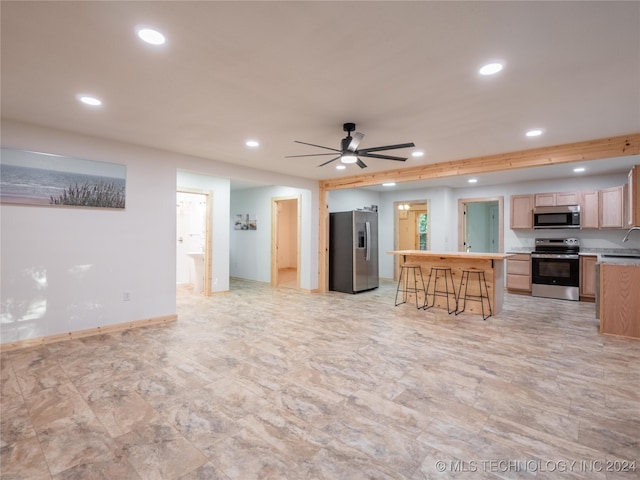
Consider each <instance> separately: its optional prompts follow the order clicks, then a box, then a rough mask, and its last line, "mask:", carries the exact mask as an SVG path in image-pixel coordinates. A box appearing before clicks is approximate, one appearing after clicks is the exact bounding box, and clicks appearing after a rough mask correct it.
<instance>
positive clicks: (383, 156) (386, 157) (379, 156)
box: [358, 151, 407, 162]
mask: <svg viewBox="0 0 640 480" xmlns="http://www.w3.org/2000/svg"><path fill="white" fill-rule="evenodd" d="M358 155H359V156H361V157H367V158H379V159H381V160H396V161H397V162H405V161H406V160H407V159H406V157H394V156H392V155H377V154H375V153H362V151H360V152H358Z"/></svg>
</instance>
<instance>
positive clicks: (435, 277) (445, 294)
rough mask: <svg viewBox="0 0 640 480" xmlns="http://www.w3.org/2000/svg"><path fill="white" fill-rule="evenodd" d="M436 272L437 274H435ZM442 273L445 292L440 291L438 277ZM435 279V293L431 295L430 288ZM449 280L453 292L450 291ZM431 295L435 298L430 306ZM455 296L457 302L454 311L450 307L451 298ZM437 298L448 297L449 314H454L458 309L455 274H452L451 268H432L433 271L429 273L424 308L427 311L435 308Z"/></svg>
mask: <svg viewBox="0 0 640 480" xmlns="http://www.w3.org/2000/svg"><path fill="white" fill-rule="evenodd" d="M434 272H435V273H434ZM440 272H444V273H443V275H444V290H438V277H440V276H441V275H440ZM432 277H433V293H432V294H430V293H429V288H430V286H431V278H432ZM447 280H451V291H449V283H448V282H447ZM429 295H432V296H433V301H432V302H431V305H429ZM450 295H453V299H454V301H455V308H454V309H453V310H452V309H451V308H450V307H449V296H450ZM436 297H447V313H449V314H452V313H453V312H455V311H456V310H457V309H458V296H457V295H456V286H455V284H454V283H453V274H452V273H451V267H431V271H430V272H429V281H428V282H427V290H426V292H425V296H424V306H423V308H424V309H425V310H427V309H428V308H431V307H433V306H434V305H435V304H436Z"/></svg>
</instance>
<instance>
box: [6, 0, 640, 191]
mask: <svg viewBox="0 0 640 480" xmlns="http://www.w3.org/2000/svg"><path fill="white" fill-rule="evenodd" d="M1 17H2V19H1V20H2V30H1V42H2V43H1V48H2V51H1V53H2V65H1V66H2V70H1V80H2V104H1V112H2V116H3V118H7V119H12V120H17V121H23V122H28V123H33V124H37V125H43V126H49V127H54V128H59V129H63V130H69V131H73V132H78V133H82V134H87V135H91V136H97V137H102V138H107V139H113V140H117V141H123V142H129V143H134V144H139V145H145V146H151V147H155V148H159V149H164V150H168V151H173V152H178V153H182V154H188V155H195V156H199V157H204V158H207V159H212V160H217V161H224V162H230V163H233V164H238V165H244V166H248V167H253V168H257V169H263V170H268V171H274V172H280V173H284V174H288V175H295V176H299V177H304V178H310V179H328V178H334V177H339V176H350V175H354V174H358V173H370V172H373V171H382V170H390V169H396V168H398V167H399V166H401V165H406V166H407V167H409V166H416V165H420V164H426V163H438V162H443V161H450V160H459V159H464V158H469V157H476V156H480V155H490V154H495V153H503V152H510V151H517V150H524V149H528V148H537V147H543V146H550V145H558V144H563V143H572V142H578V141H583V140H590V139H598V138H604V137H609V136H616V135H624V134H629V133H637V132H640V2H615V1H604V2H597V1H594V2H526V1H524V2H419V1H415V2H400V1H386V2H366V1H356V2H344V1H341V2H242V1H234V2H213V1H209V2H206V1H205V2H179V1H175V2H126V1H122V2H57V1H51V2H12V1H4V0H3V1H2V3H1ZM142 24H144V25H149V26H153V27H155V28H157V29H159V30H160V31H162V32H163V33H164V34H165V35H166V37H167V43H166V44H165V45H164V46H162V47H152V46H149V45H146V44H143V43H142V42H140V41H139V40H138V39H137V37H136V36H135V28H136V26H138V25H142ZM491 60H501V61H504V62H505V69H504V70H503V71H502V72H501V73H499V74H498V75H496V76H493V77H481V76H480V75H479V74H478V73H477V70H478V68H479V67H480V66H481V65H483V64H484V63H486V62H488V61H491ZM79 93H91V94H94V95H97V96H99V97H100V98H101V99H102V100H103V102H104V104H103V106H102V107H99V108H90V107H86V106H84V105H81V104H80V103H79V102H77V100H76V98H75V97H76V95H77V94H79ZM344 122H355V123H356V124H357V130H358V131H360V132H362V133H364V134H365V138H364V140H363V141H362V143H361V145H360V146H361V148H367V147H374V146H379V145H386V144H395V143H404V142H410V141H413V142H414V143H415V144H416V149H421V150H423V151H424V152H425V156H424V157H422V158H421V159H414V158H409V160H408V161H407V162H406V163H405V164H398V162H393V161H384V160H375V159H367V161H366V162H367V164H368V165H369V167H368V168H367V169H364V170H361V169H360V168H358V167H357V166H355V165H351V166H349V167H347V169H346V170H343V171H342V172H339V171H337V170H336V169H335V168H334V165H335V164H336V163H337V162H334V163H333V164H331V165H329V166H325V167H322V168H318V167H317V165H318V164H319V163H321V162H322V161H324V160H328V159H330V158H332V157H307V158H294V159H291V158H284V157H285V156H286V155H296V154H314V153H324V152H323V151H322V150H320V149H315V148H313V147H309V146H305V145H300V144H296V143H294V140H301V141H304V142H309V143H314V144H318V145H324V146H327V147H332V148H339V142H340V139H341V138H342V137H343V136H344V135H345V134H344V132H343V131H342V124H343V123H344ZM532 127H541V128H543V129H544V130H545V133H544V135H543V136H541V137H537V138H527V137H525V136H524V133H525V131H526V130H528V129H529V128H532ZM249 138H254V139H257V140H259V141H260V143H261V146H260V147H259V148H257V149H253V150H252V149H249V148H247V147H246V146H245V145H244V142H245V140H247V139H249ZM384 153H389V154H392V155H402V154H407V155H408V154H409V153H411V149H406V150H397V151H390V152H384ZM600 163H601V164H602V165H603V167H602V168H604V169H605V170H607V169H611V168H614V169H615V168H617V169H618V170H619V169H620V168H621V167H622V164H623V163H629V164H631V163H634V162H633V161H629V159H628V158H626V159H619V160H612V161H609V162H600ZM635 163H638V162H637V161H636V162H635ZM594 165H595V164H594ZM607 165H609V166H608V167H607ZM532 172H533V171H532V170H529V171H528V172H527V173H526V174H527V175H533V173H532ZM541 175H543V176H544V175H545V174H541ZM548 175H554V176H555V175H557V173H555V172H553V170H549V173H548V174H547V176H548ZM487 178H490V177H487ZM494 178H496V179H497V180H491V181H510V180H509V178H507V177H505V176H501V177H494ZM453 181H454V179H450V182H449V183H451V182H453ZM455 181H464V182H466V179H462V178H460V179H457V180H455ZM440 182H441V183H443V182H444V181H442V180H441V181H440Z"/></svg>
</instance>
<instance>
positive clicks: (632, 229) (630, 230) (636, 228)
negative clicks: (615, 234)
mask: <svg viewBox="0 0 640 480" xmlns="http://www.w3.org/2000/svg"><path fill="white" fill-rule="evenodd" d="M634 230H640V227H631V228H630V229H629V231H628V232H627V234H626V235H625V236H624V238H623V239H622V242H623V243H624V242H626V241H627V240H629V234H630V233H631V232H633V231H634Z"/></svg>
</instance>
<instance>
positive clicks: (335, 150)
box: [294, 140, 340, 153]
mask: <svg viewBox="0 0 640 480" xmlns="http://www.w3.org/2000/svg"><path fill="white" fill-rule="evenodd" d="M294 142H295V143H301V144H302V145H309V146H311V147H318V148H324V149H325V150H333V151H334V152H338V153H340V150H338V149H337V148H330V147H323V146H322V145H316V144H314V143H307V142H300V141H299V140H294Z"/></svg>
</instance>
